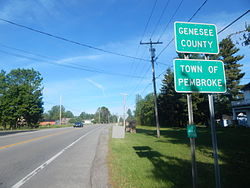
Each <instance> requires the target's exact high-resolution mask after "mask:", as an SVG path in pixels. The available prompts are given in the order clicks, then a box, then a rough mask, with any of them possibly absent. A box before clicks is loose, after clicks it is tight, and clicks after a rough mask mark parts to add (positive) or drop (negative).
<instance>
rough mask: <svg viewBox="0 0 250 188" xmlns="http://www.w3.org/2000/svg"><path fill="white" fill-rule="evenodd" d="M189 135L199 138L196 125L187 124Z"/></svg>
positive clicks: (189, 136)
mask: <svg viewBox="0 0 250 188" xmlns="http://www.w3.org/2000/svg"><path fill="white" fill-rule="evenodd" d="M187 135H188V138H197V133H196V126H195V125H187Z"/></svg>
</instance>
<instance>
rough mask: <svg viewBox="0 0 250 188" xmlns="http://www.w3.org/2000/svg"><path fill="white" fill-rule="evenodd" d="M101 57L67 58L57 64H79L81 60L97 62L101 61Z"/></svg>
mask: <svg viewBox="0 0 250 188" xmlns="http://www.w3.org/2000/svg"><path fill="white" fill-rule="evenodd" d="M101 57H102V55H86V56H73V57H67V58H64V59H60V60H58V61H57V62H58V63H72V62H79V61H83V60H99V59H101Z"/></svg>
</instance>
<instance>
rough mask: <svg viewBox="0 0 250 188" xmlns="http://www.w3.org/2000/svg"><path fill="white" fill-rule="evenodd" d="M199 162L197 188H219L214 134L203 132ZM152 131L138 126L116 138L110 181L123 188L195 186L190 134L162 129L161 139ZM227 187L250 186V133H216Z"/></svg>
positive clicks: (200, 133) (230, 130)
mask: <svg viewBox="0 0 250 188" xmlns="http://www.w3.org/2000/svg"><path fill="white" fill-rule="evenodd" d="M197 131H198V138H197V139H196V159H197V171H198V186H199V187H202V188H206V187H207V188H210V187H215V179H214V165H213V164H214V161H213V155H212V148H211V145H212V144H211V134H210V129H208V128H198V130H197ZM155 135H156V132H155V128H153V127H138V128H137V133H136V134H130V133H127V134H126V138H125V139H111V141H110V151H109V158H108V159H109V171H110V172H109V173H110V177H111V179H110V182H111V184H112V185H113V187H115V188H116V187H117V188H118V187H120V188H142V187H143V188H170V187H176V188H177V187H179V188H183V187H192V176H191V154H190V145H189V139H188V138H187V136H186V130H185V129H182V128H162V129H161V138H159V139H158V138H156V137H155ZM217 138H218V148H219V157H220V161H219V163H220V171H221V183H222V187H249V185H250V178H248V176H249V172H250V129H238V128H227V129H218V130H217Z"/></svg>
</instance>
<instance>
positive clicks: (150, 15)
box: [125, 0, 158, 85]
mask: <svg viewBox="0 0 250 188" xmlns="http://www.w3.org/2000/svg"><path fill="white" fill-rule="evenodd" d="M157 1H158V0H155V1H154V4H153V7H152V9H151V11H150V14H149V17H148V20H147V22H146V25H145V27H144V30H143V34H142V37H141V40H140V41H142V40H143V38H144V36H145V33H146V31H147V29H148V25H149V23H150V20H151V18H152V15H153V13H154V10H155V7H156V4H157ZM140 46H141V45H140V43H138V47H137V51H138V49H139V47H140ZM144 54H145V51H144ZM144 54H142V57H141V58H143V56H144ZM138 67H139V63H137V64H136V66H135V69H134V71H133V73H132V74H135V73H136V72H137V70H138ZM144 68H145V66H144ZM149 68H150V67H149ZM143 70H144V69H143ZM143 70H142V71H141V72H143ZM147 72H148V71H146V72H145V73H144V74H143V76H145V75H146V73H147ZM141 81H142V79H141V80H140V81H139V82H138V85H139V84H140V82H141ZM125 85H126V84H125Z"/></svg>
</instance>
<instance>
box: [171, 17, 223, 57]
mask: <svg viewBox="0 0 250 188" xmlns="http://www.w3.org/2000/svg"><path fill="white" fill-rule="evenodd" d="M174 31H175V48H176V51H177V52H180V53H204V54H218V53H219V46H218V38H217V29H216V26H215V25H214V24H201V23H190V22H175V23H174Z"/></svg>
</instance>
